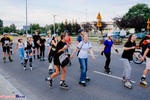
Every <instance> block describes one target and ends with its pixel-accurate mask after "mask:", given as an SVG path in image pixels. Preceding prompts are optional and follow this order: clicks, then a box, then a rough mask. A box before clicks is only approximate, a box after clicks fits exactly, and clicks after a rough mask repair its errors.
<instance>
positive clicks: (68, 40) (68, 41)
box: [66, 36, 71, 44]
mask: <svg viewBox="0 0 150 100" xmlns="http://www.w3.org/2000/svg"><path fill="white" fill-rule="evenodd" d="M70 41H71V39H70V36H68V39H67V40H66V42H67V43H68V44H69V43H70Z"/></svg>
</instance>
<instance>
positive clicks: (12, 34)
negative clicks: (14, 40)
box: [10, 33, 18, 36]
mask: <svg viewBox="0 0 150 100" xmlns="http://www.w3.org/2000/svg"><path fill="white" fill-rule="evenodd" d="M10 36H18V34H17V33H10Z"/></svg>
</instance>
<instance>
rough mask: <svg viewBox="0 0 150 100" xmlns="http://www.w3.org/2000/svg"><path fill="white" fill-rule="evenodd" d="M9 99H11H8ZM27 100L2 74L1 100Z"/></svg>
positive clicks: (0, 81) (0, 80)
mask: <svg viewBox="0 0 150 100" xmlns="http://www.w3.org/2000/svg"><path fill="white" fill-rule="evenodd" d="M8 98H9V99H8ZM6 99H8V100H27V98H26V97H25V96H24V95H23V94H22V93H20V92H19V91H18V90H17V89H16V88H15V87H14V86H13V85H12V84H11V83H10V82H9V81H8V80H7V79H6V78H4V77H3V76H2V75H1V74H0V100H6Z"/></svg>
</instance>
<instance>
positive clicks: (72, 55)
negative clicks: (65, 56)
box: [70, 48, 78, 59]
mask: <svg viewBox="0 0 150 100" xmlns="http://www.w3.org/2000/svg"><path fill="white" fill-rule="evenodd" d="M77 50H78V48H75V49H74V51H73V53H72V55H71V56H70V59H72V58H73V56H74V54H75V53H76V51H77Z"/></svg>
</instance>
